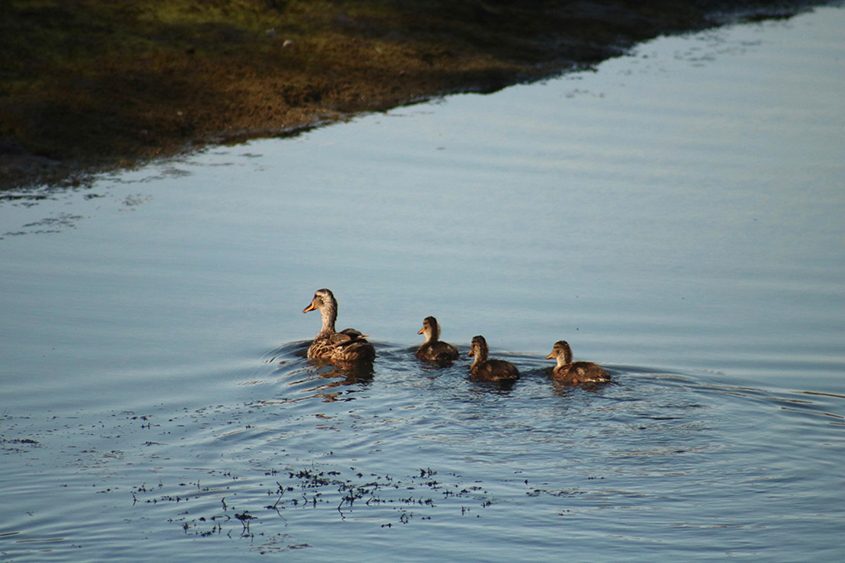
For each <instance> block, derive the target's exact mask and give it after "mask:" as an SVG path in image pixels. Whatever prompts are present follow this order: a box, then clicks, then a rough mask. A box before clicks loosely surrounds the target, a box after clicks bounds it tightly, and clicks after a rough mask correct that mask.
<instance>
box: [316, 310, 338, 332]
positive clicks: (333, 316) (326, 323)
mask: <svg viewBox="0 0 845 563" xmlns="http://www.w3.org/2000/svg"><path fill="white" fill-rule="evenodd" d="M320 315H321V316H322V317H323V328H321V329H320V334H321V335H323V334H334V333H335V329H334V323H335V321H336V320H337V305H336V304H334V303H331V302H329V303H325V304H323V306H322V307H321V308H320Z"/></svg>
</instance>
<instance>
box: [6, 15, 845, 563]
mask: <svg viewBox="0 0 845 563" xmlns="http://www.w3.org/2000/svg"><path fill="white" fill-rule="evenodd" d="M843 28H845V9H843V8H837V7H828V8H822V9H819V10H817V11H815V12H813V13H809V14H805V15H802V16H799V17H797V18H794V19H791V20H788V21H781V22H775V23H763V24H757V25H745V26H737V27H731V28H725V29H720V30H716V31H711V32H707V33H702V34H697V35H692V36H687V37H673V38H662V39H658V40H656V41H654V42H651V43H648V44H645V45H642V46H641V47H639V48H638V49H636V50H635V51H634V52H632V53H631V54H630V55H629V56H626V57H623V58H619V59H616V60H612V61H609V62H607V63H604V64H602V65H601V66H599V67H598V69H597V70H596V71H595V72H580V73H575V74H569V75H566V76H563V77H561V78H559V79H555V80H549V81H547V82H545V83H541V84H532V85H527V86H518V87H513V88H509V89H507V90H505V91H502V92H499V93H497V94H494V95H490V96H475V95H467V96H455V97H450V98H448V99H446V100H444V101H442V102H440V103H433V104H426V105H420V106H414V107H409V108H402V109H398V110H395V111H392V112H389V113H387V114H380V115H371V116H367V117H363V118H360V119H356V120H355V121H353V122H351V123H348V124H343V125H338V126H334V127H329V128H325V129H320V130H316V131H313V132H310V133H308V134H306V135H303V136H300V137H298V138H295V139H288V140H267V141H257V142H253V143H249V144H247V145H241V146H237V147H232V148H227V149H214V150H211V151H208V152H206V153H202V154H198V155H195V156H192V157H191V158H189V159H186V160H180V161H172V162H166V163H158V164H154V165H151V166H147V167H144V168H142V169H139V170H137V171H130V172H125V173H120V174H116V175H112V176H106V177H102V178H101V179H99V180H98V181H97V182H96V183H95V184H94V186H93V187H91V188H89V189H81V190H78V191H71V192H58V193H57V192H44V193H29V194H19V195H20V196H21V197H20V198H15V197H9V198H6V199H5V200H4V201H2V202H0V264H2V267H0V311H2V315H0V358H2V362H0V384H2V404H1V405H0V460H2V461H0V558H2V559H12V560H16V559H21V560H37V561H48V560H65V561H67V560H92V559H107V558H124V559H130V560H139V559H141V560H143V559H160V560H186V559H208V558H243V557H251V558H260V557H262V555H266V554H272V553H276V552H285V553H284V556H285V557H287V558H291V559H299V560H338V559H341V558H343V559H353V560H368V559H372V560H376V559H378V560H384V559H401V560H424V559H435V558H436V559H447V560H455V559H459V558H463V559H468V560H514V559H521V560H528V559H532V560H534V559H545V560H550V559H560V558H561V557H567V558H570V559H575V560H587V559H589V560H597V559H598V560H609V559H620V558H625V559H642V560H653V559H655V558H662V559H674V560H678V559H692V558H695V559H723V558H727V557H732V558H741V559H759V558H766V559H776V560H807V559H812V560H842V559H843V558H845V548H843V543H842V541H841V538H842V537H843V533H845V469H843V463H842V462H843V460H845V377H843V375H845V350H843V342H845V221H843V219H842V218H843V217H845V191H843V190H844V189H845V158H843V155H845V134H843V133H844V132H845V95H843V92H845V39H843V36H842V32H841V30H842V29H843ZM319 287H330V288H332V289H333V290H334V291H335V293H336V295H337V296H338V298H339V300H340V320H339V324H340V325H342V326H344V327H345V326H354V327H356V328H359V329H362V330H364V331H366V332H367V333H368V334H370V335H371V339H372V340H373V341H374V342H376V344H377V347H378V352H379V357H378V359H377V361H376V363H375V366H374V370H373V372H372V373H371V374H363V375H360V374H359V376H358V377H351V376H349V375H348V374H342V373H337V372H333V371H332V370H330V369H327V368H321V367H318V366H313V365H310V364H309V363H308V362H306V361H305V360H304V359H303V357H302V352H303V349H304V342H305V340H306V339H308V338H309V337H311V336H313V334H314V333H315V332H316V331H317V329H318V324H319V320H318V319H317V318H315V316H314V315H307V316H306V315H302V314H301V313H300V311H301V310H302V308H303V307H304V306H305V305H306V304H307V303H308V301H309V300H310V297H311V295H312V293H313V291H314V290H315V289H317V288H319ZM430 314H434V315H436V316H437V317H438V318H439V319H440V321H441V324H442V326H443V337H444V338H445V339H446V340H448V341H451V342H454V343H456V344H458V345H460V346H461V347H462V350H463V351H466V344H467V343H468V341H469V340H470V339H471V337H472V336H473V335H475V334H484V335H486V337H487V339H488V341H489V342H490V344H491V348H492V350H493V354H494V355H496V356H499V357H504V358H507V359H509V360H511V361H513V362H514V363H516V364H517V365H518V366H519V368H520V369H521V371H522V372H523V379H522V380H520V382H519V383H518V384H517V385H516V386H515V387H514V388H513V389H511V390H498V389H493V388H488V387H485V386H482V385H477V384H473V383H471V382H469V381H468V380H467V377H466V375H467V362H466V360H461V361H459V362H458V363H457V364H456V365H454V366H453V367H451V368H448V369H443V370H435V369H430V368H426V367H423V366H421V365H419V364H418V363H417V362H416V361H415V360H414V359H413V357H412V355H411V350H412V347H413V346H415V345H416V344H417V343H418V342H419V337H418V336H417V335H416V330H417V329H418V328H419V326H420V322H421V320H422V318H423V317H425V316H427V315H430ZM561 338H565V339H567V340H568V341H569V342H570V343H571V344H572V346H573V348H574V351H575V356H576V358H580V359H589V360H593V361H597V362H600V363H602V364H605V365H607V366H608V367H609V368H610V369H611V371H612V372H613V374H614V377H615V379H616V384H614V385H611V386H608V387H606V388H604V389H600V390H595V391H586V390H566V389H560V388H556V387H555V386H554V385H553V384H552V383H550V381H549V380H548V367H549V365H550V363H549V362H547V361H545V360H543V359H542V356H544V355H545V354H546V353H548V351H549V350H550V348H551V344H552V343H553V342H554V341H555V340H558V339H561Z"/></svg>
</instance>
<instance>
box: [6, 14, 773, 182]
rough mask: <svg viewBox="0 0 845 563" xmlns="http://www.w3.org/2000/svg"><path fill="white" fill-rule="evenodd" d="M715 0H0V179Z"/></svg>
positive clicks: (601, 51)
mask: <svg viewBox="0 0 845 563" xmlns="http://www.w3.org/2000/svg"><path fill="white" fill-rule="evenodd" d="M758 3H763V4H765V3H766V2H758ZM640 4H648V6H647V7H646V6H641V5H640ZM678 4H682V6H678ZM714 4H718V3H717V2H707V1H699V2H694V3H677V2H669V1H668V0H663V1H660V2H648V3H637V2H632V1H625V0H608V1H594V2H589V1H587V2H584V1H581V2H567V1H553V0H521V1H517V0H489V1H482V0H453V1H447V0H431V1H424V0H359V1H352V0H349V1H342V0H337V1H331V0H288V1H285V0H227V1H224V0H135V1H133V2H112V1H107V0H4V1H3V2H2V3H0V187H8V186H13V185H20V184H26V183H30V182H33V181H35V180H36V179H38V178H41V179H47V180H56V179H61V178H65V177H68V176H70V175H71V174H72V172H74V171H79V170H83V171H84V170H95V169H100V168H103V167H114V166H121V165H127V164H131V163H132V162H134V161H136V160H137V159H145V158H150V157H155V156H158V155H169V154H175V153H177V152H179V151H182V150H185V149H186V148H188V147H190V146H201V145H203V144H205V143H209V142H225V141H227V140H229V139H238V138H245V137H250V136H262V135H275V134H280V133H283V132H284V131H288V130H293V129H296V128H298V127H302V126H305V125H308V124H310V123H313V122H314V121H315V120H325V119H334V118H337V117H340V116H343V115H347V114H349V113H353V112H357V111H362V110H371V109H382V108H387V107H391V106H394V105H397V104H401V103H406V102H408V101H411V100H415V99H420V98H424V97H428V96H432V95H438V94H442V93H447V92H454V91H461V90H463V91H466V90H482V91H487V90H493V89H496V88H500V87H502V86H504V85H507V84H509V83H513V82H516V81H519V80H524V79H531V78H536V77H540V76H544V75H548V74H549V73H551V72H554V71H556V70H559V69H561V68H564V67H566V66H567V65H571V64H582V63H591V62H595V61H597V60H600V59H602V58H605V57H607V56H610V55H612V54H614V53H618V52H619V49H620V48H621V47H625V46H628V45H630V44H631V43H632V42H634V41H637V40H641V39H644V38H647V37H651V36H654V35H656V34H658V33H661V32H665V31H672V30H679V29H690V28H694V27H700V26H702V25H704V24H706V23H707V20H706V18H705V16H706V11H705V9H704V8H702V6H705V5H706V6H707V7H712V6H710V5H714Z"/></svg>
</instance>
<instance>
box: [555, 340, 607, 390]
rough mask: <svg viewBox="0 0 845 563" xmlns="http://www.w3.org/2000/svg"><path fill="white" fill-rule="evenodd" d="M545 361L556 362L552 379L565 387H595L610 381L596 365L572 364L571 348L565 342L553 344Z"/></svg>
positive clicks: (590, 363) (559, 341)
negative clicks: (586, 385)
mask: <svg viewBox="0 0 845 563" xmlns="http://www.w3.org/2000/svg"><path fill="white" fill-rule="evenodd" d="M546 359H547V360H557V365H556V366H555V367H554V368H553V369H552V377H554V378H555V380H556V381H559V382H561V383H564V384H566V385H582V384H588V385H595V384H598V383H607V382H608V381H610V374H609V373H607V372H606V371H605V370H604V368H602V367H601V366H600V365H598V364H594V363H592V362H575V363H572V348H570V347H569V343H567V342H566V341H565V340H558V341H557V342H555V344H554V346H553V347H552V351H551V352H550V353H549V355H548V356H546Z"/></svg>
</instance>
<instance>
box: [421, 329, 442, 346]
mask: <svg viewBox="0 0 845 563" xmlns="http://www.w3.org/2000/svg"><path fill="white" fill-rule="evenodd" d="M423 335H424V336H425V342H424V344H434V343H435V342H437V341H438V340H439V336H438V334H437V330H436V329H429V330H427V331H425V332H424V333H423Z"/></svg>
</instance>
